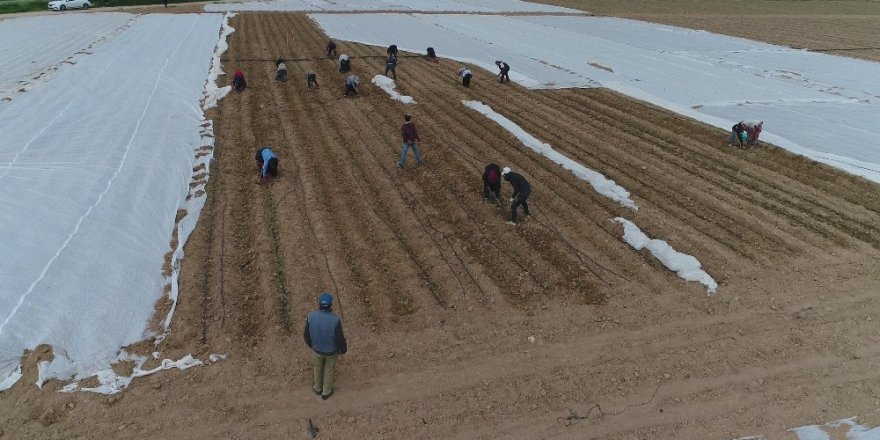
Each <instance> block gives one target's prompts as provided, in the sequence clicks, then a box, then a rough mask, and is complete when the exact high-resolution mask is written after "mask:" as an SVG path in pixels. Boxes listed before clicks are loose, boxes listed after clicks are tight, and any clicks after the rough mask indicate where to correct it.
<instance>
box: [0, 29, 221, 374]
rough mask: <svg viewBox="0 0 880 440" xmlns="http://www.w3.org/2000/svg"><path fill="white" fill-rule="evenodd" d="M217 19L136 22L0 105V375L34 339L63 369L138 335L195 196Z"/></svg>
mask: <svg viewBox="0 0 880 440" xmlns="http://www.w3.org/2000/svg"><path fill="white" fill-rule="evenodd" d="M89 15H94V14H89ZM46 19H49V20H54V17H47V18H46ZM221 22H222V16H221V15H217V14H203V15H183V14H168V15H142V16H138V17H137V18H136V19H135V20H134V22H133V23H132V24H131V26H130V27H128V28H126V29H125V30H124V31H122V32H118V33H116V34H114V35H113V37H112V38H110V39H109V40H108V41H106V42H104V43H102V44H100V45H98V46H96V47H94V48H93V51H92V52H93V53H91V54H87V55H84V56H81V57H80V58H79V59H78V60H77V62H76V64H74V65H65V66H63V67H62V68H61V69H59V71H58V72H56V74H55V75H54V76H53V77H52V78H51V79H50V80H49V81H48V82H47V83H46V84H45V86H43V87H39V88H35V89H34V90H31V91H28V92H26V93H22V94H19V95H17V96H16V98H15V99H13V100H12V101H11V102H8V103H7V104H6V105H4V106H2V107H0V133H2V141H0V206H3V209H2V210H0V243H2V244H3V245H2V247H0V280H2V283H0V382H3V380H4V379H5V378H7V377H9V376H10V374H12V373H14V372H15V371H16V369H17V367H18V362H19V358H20V356H21V355H22V352H23V350H25V349H32V348H34V347H35V346H37V345H39V344H49V345H51V346H52V347H53V349H54V354H55V360H54V361H53V363H52V364H51V365H49V366H45V367H44V368H43V370H42V371H45V372H48V375H49V376H53V375H54V376H59V377H66V376H69V375H73V374H78V375H88V374H90V373H93V372H95V371H98V370H101V369H104V368H107V366H108V363H109V362H110V361H112V360H113V359H114V358H116V356H117V354H118V352H119V348H120V347H122V346H125V345H127V344H130V343H133V342H136V341H138V340H140V339H142V338H143V337H144V336H145V335H144V329H145V327H146V324H147V322H148V320H149V319H150V317H151V315H152V314H153V307H154V303H155V302H156V300H157V299H158V298H160V296H161V294H162V290H163V284H164V283H165V282H167V281H166V280H165V279H164V278H163V276H162V273H161V268H162V264H163V256H164V254H165V253H166V252H169V251H171V248H170V246H169V241H170V238H171V232H172V230H174V228H175V214H176V212H177V210H178V208H181V207H183V208H186V209H188V210H189V211H190V212H189V213H188V215H187V216H186V217H185V218H184V220H183V221H181V224H180V225H179V231H180V232H179V233H180V234H182V236H181V240H183V239H185V234H188V231H189V230H191V228H192V227H193V226H194V223H195V218H196V217H197V214H198V210H199V209H200V208H201V205H202V204H203V203H204V198H198V197H197V198H193V199H191V200H189V201H187V200H186V197H187V194H188V191H189V183H190V180H191V178H192V176H193V165H194V164H195V163H196V158H195V150H196V149H198V148H200V147H201V146H202V145H204V144H205V142H206V140H205V139H203V138H202V135H203V134H204V135H208V134H210V133H207V132H206V130H208V131H209V130H210V127H208V128H205V127H202V124H203V115H202V112H201V109H200V108H199V102H200V100H201V99H202V98H203V94H204V93H205V80H206V78H207V77H208V69H209V67H210V63H211V58H212V53H213V50H214V47H215V45H216V44H217V38H218V34H219V31H220V26H221ZM44 46H45V45H44V44H42V43H41V44H34V45H32V46H31V47H32V50H37V49H36V48H37V47H44ZM6 62H7V60H6V59H5V58H3V59H0V71H2V70H4V69H5V68H6V66H5V64H6ZM202 160H204V158H203V159H202Z"/></svg>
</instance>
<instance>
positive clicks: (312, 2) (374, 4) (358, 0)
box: [205, 0, 582, 14]
mask: <svg viewBox="0 0 880 440" xmlns="http://www.w3.org/2000/svg"><path fill="white" fill-rule="evenodd" d="M205 11H208V12H225V11H234V12H238V11H402V12H415V11H422V12H556V13H560V12H567V13H579V14H580V13H582V12H581V11H576V10H573V9H568V8H563V7H559V6H550V5H542V4H540V3H529V2H524V1H520V0H411V1H403V0H397V1H394V0H261V1H244V2H242V1H231V2H228V3H208V4H206V5H205Z"/></svg>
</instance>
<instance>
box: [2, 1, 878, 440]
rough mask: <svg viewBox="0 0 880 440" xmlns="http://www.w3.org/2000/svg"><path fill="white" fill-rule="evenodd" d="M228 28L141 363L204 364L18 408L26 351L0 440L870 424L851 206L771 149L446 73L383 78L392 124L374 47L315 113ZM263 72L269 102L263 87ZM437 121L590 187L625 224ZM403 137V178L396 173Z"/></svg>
mask: <svg viewBox="0 0 880 440" xmlns="http://www.w3.org/2000/svg"><path fill="white" fill-rule="evenodd" d="M230 24H231V25H232V26H233V27H234V28H235V29H236V31H235V33H233V34H232V35H231V36H230V41H229V46H230V48H229V51H228V52H226V54H225V55H224V57H223V59H224V65H225V69H226V71H227V72H232V71H234V70H235V69H238V68H241V69H243V70H244V71H245V72H246V73H247V75H248V83H249V88H248V89H247V90H246V91H245V92H243V93H237V94H230V95H229V96H227V97H226V98H225V99H224V100H223V101H221V104H220V107H219V108H218V109H217V110H216V111H213V112H212V114H211V115H209V116H210V117H211V118H212V119H213V120H214V126H215V133H216V148H215V151H214V154H215V160H214V162H213V165H212V168H211V180H210V182H209V184H208V201H207V205H206V207H205V209H204V211H203V212H202V214H201V220H200V223H199V226H198V228H197V229H196V231H195V232H194V233H193V235H192V236H191V237H190V239H189V241H188V243H187V246H186V259H185V260H184V262H183V266H182V273H181V280H180V283H181V284H180V291H181V293H180V303H179V304H178V309H177V312H176V315H175V318H174V323H173V325H172V327H173V331H172V332H171V334H170V335H169V336H168V338H167V339H166V340H165V341H164V342H162V343H161V345H160V346H159V349H160V350H161V351H162V354H163V356H164V357H170V358H174V359H176V358H179V357H181V356H183V355H185V354H187V353H192V354H194V355H196V356H197V357H199V358H200V359H206V358H207V356H208V355H209V354H211V353H226V354H228V355H229V357H228V358H227V359H226V360H223V361H220V362H218V363H216V364H213V365H209V366H205V367H200V368H192V369H189V370H186V371H176V370H172V371H167V372H163V373H160V374H157V375H153V376H148V377H145V378H140V379H136V380H135V381H134V382H133V383H132V385H131V387H130V389H128V390H126V391H124V392H123V393H120V394H117V395H114V396H109V397H108V396H98V395H91V394H86V393H77V394H72V395H71V394H59V393H53V392H46V391H45V389H44V391H42V392H41V391H38V390H37V389H36V388H35V387H33V386H31V385H30V384H31V383H33V380H34V379H35V375H36V371H35V366H34V361H35V360H37V359H39V358H40V356H45V353H42V354H41V353H31V354H29V355H28V357H27V358H26V361H25V376H26V377H25V379H23V380H22V381H21V382H20V383H19V385H17V386H16V387H14V388H13V389H11V390H9V391H8V392H5V393H2V394H0V438H3V439H5V438H14V439H18V438H28V439H31V438H34V439H35V438H40V439H91V438H156V439H166V438H176V437H182V438H199V439H201V438H204V439H208V438H228V439H289V438H296V439H299V438H302V439H308V438H311V437H310V435H309V433H308V425H309V423H310V422H309V421H310V420H311V423H313V424H314V425H315V426H316V427H318V428H319V429H320V432H319V436H318V438H328V439H357V438H371V439H372V438H389V439H390V438H393V439H415V438H418V439H490V438H510V439H520V438H522V439H538V438H553V439H557V438H560V439H587V438H603V439H636V438H638V439H654V438H668V439H672V438H675V439H707V438H718V439H725V438H731V439H732V438H737V437H741V436H746V435H754V434H765V435H767V436H768V438H771V439H792V438H794V435H793V434H792V433H790V432H786V430H787V429H789V428H792V427H796V426H803V425H809V424H814V423H823V422H827V421H832V420H836V419H839V418H843V417H851V416H856V415H859V416H863V417H868V418H867V419H865V418H863V420H866V421H867V422H868V423H871V422H872V419H871V418H870V417H875V419H874V420H873V422H874V425H872V426H876V424H877V421H878V420H876V415H875V414H874V411H876V410H877V409H878V405H880V397H878V394H880V381H878V379H880V373H878V372H880V368H878V367H880V356H878V355H880V350H878V348H877V347H878V342H880V336H878V333H877V331H876V323H877V321H878V320H880V298H878V295H876V292H878V291H880V277H878V275H880V274H878V272H880V271H878V264H877V263H878V260H880V200H878V198H877V197H876V196H875V195H876V193H877V190H878V187H877V186H876V185H874V184H872V183H870V182H867V181H865V180H863V179H861V178H856V177H853V176H850V175H847V174H845V173H842V172H840V171H837V170H835V169H832V168H830V167H827V166H824V165H821V164H817V163H814V162H811V161H809V160H806V159H804V158H801V157H798V156H794V155H792V154H789V153H787V152H785V151H783V150H781V149H778V148H775V147H772V146H766V145H764V146H761V147H759V148H754V149H749V150H740V149H731V148H728V147H726V146H725V140H726V136H727V134H726V133H725V132H724V131H722V130H718V129H715V128H712V127H708V126H706V125H703V124H700V123H697V122H694V121H692V120H689V119H686V118H683V117H680V116H678V115H675V114H671V113H669V112H667V111H665V110H662V109H659V108H656V107H653V106H651V105H647V104H645V103H642V102H638V101H634V100H631V99H628V98H626V97H623V96H621V95H618V94H615V93H612V92H609V91H607V90H601V89H593V90H558V91H531V90H527V89H524V88H522V87H519V86H517V85H513V84H499V83H497V82H496V81H495V80H494V75H493V73H492V72H485V71H475V72H474V81H473V83H472V87H471V88H470V89H464V88H462V87H461V86H460V84H459V83H458V80H457V77H456V73H455V71H456V69H457V67H458V64H456V63H453V62H450V61H447V60H441V61H440V63H438V64H435V63H429V62H426V61H425V60H423V59H422V58H420V57H418V56H416V54H406V53H404V54H401V55H402V56H401V62H400V64H399V65H398V68H397V76H398V81H397V82H398V90H399V91H400V92H401V93H402V94H405V95H409V96H412V97H414V98H415V100H416V101H417V102H418V104H416V105H411V106H406V105H403V104H401V103H399V102H396V101H393V100H391V99H390V98H389V97H388V96H387V95H386V94H385V93H384V92H383V91H381V90H380V89H378V88H376V87H374V86H373V85H371V84H370V83H369V82H370V78H372V77H373V75H375V74H379V73H382V71H383V70H384V69H383V67H384V53H385V52H384V48H377V47H370V46H364V45H358V44H351V43H346V42H339V50H340V53H343V52H344V53H348V54H350V55H352V56H353V62H352V66H353V71H354V73H355V74H357V75H359V76H360V78H361V79H362V87H361V90H362V94H361V95H360V96H357V97H343V96H342V84H343V80H344V76H345V74H341V73H339V72H338V71H337V65H336V63H335V61H333V60H330V59H326V58H323V57H322V56H321V55H322V52H323V49H324V44H325V43H326V39H327V37H326V36H325V35H324V34H323V33H322V32H321V31H320V29H318V28H317V27H316V26H315V25H314V23H313V22H311V21H310V20H309V19H308V18H307V17H306V16H305V15H302V14H285V13H274V14H272V13H269V14H250V13H247V14H238V15H237V16H235V17H234V18H233V19H232V20H231V23H230ZM279 56H280V57H283V58H285V59H286V60H289V61H288V62H287V65H288V68H289V73H290V77H291V80H290V81H288V82H287V83H279V82H276V81H274V80H273V78H274V71H275V66H274V63H273V62H272V60H274V59H275V58H277V57H279ZM309 69H313V70H314V71H315V72H317V74H318V82H319V83H320V87H319V88H317V89H307V88H306V81H305V72H306V71H308V70H309ZM463 99H472V100H480V101H482V102H484V103H486V104H489V105H491V106H492V108H493V109H495V110H496V111H497V112H499V113H501V114H503V115H505V116H507V117H508V118H510V119H511V120H512V121H514V122H515V123H517V124H519V125H520V126H521V127H522V128H523V129H525V130H526V131H527V132H529V133H531V134H533V135H534V136H536V137H538V138H539V139H541V140H543V141H545V142H548V143H550V144H551V145H553V147H554V148H556V149H557V150H559V151H560V152H562V153H563V154H565V155H567V156H569V157H571V158H572V159H574V160H576V161H578V162H580V163H582V164H584V165H585V166H587V167H590V168H593V169H595V170H598V171H600V172H602V173H604V174H605V175H606V176H608V177H609V178H611V179H613V180H615V181H616V182H618V183H619V184H620V185H622V186H623V187H625V188H627V189H628V190H629V191H631V192H632V194H633V199H634V201H635V202H636V204H638V206H639V210H638V211H633V210H630V209H628V208H624V207H622V206H620V205H618V204H616V203H614V202H612V201H610V200H608V199H606V198H604V197H602V196H600V195H598V194H597V193H595V192H594V191H593V190H592V188H591V187H590V186H589V185H588V184H586V183H585V182H583V181H581V180H579V179H577V178H576V177H574V176H573V175H572V174H571V173H570V172H568V171H566V170H564V169H562V168H561V167H559V166H557V165H555V164H553V163H551V162H550V161H549V160H547V159H545V158H544V157H542V156H540V155H537V154H536V153H533V152H531V151H530V150H527V149H525V148H524V147H523V146H522V145H521V144H520V143H519V142H518V141H517V140H516V139H515V138H514V137H513V136H512V135H510V134H509V133H507V132H506V131H505V130H503V129H501V128H500V127H499V126H497V125H496V124H494V123H492V122H491V121H489V120H487V119H486V118H485V117H483V116H482V115H480V114H478V113H476V112H474V111H472V110H469V109H467V108H465V107H464V106H463V105H462V104H461V101H462V100H463ZM405 112H410V113H411V114H412V115H413V118H414V121H415V122H416V124H417V125H418V127H419V131H420V135H421V137H422V143H421V147H422V153H423V155H424V160H425V164H424V165H423V166H420V167H416V166H415V164H414V163H413V161H412V157H410V159H409V161H408V164H407V167H406V168H405V169H403V170H400V169H398V168H397V166H396V160H397V157H398V155H399V153H400V134H399V126H400V124H401V123H402V122H403V114H404V113H405ZM263 145H268V146H272V147H273V149H274V150H275V151H276V152H277V153H278V155H279V162H280V166H279V168H280V174H279V176H278V178H277V179H275V180H273V182H272V183H271V184H270V185H268V186H262V185H258V184H257V172H256V169H255V165H254V160H253V155H254V152H255V150H256V149H257V148H259V147H260V146H263ZM490 161H493V162H496V163H498V164H500V165H502V166H510V167H512V168H513V169H514V170H517V171H519V172H521V173H522V174H523V175H525V176H526V177H527V178H528V179H529V180H530V182H531V183H532V187H533V192H532V196H531V197H530V199H529V202H530V207H531V209H532V214H533V215H532V216H530V217H528V218H526V219H525V221H524V222H523V223H522V224H521V225H519V226H516V227H512V226H508V225H506V224H505V223H504V222H505V221H506V220H507V216H508V215H509V212H508V211H509V206H506V205H505V206H500V207H499V206H496V205H494V204H492V203H487V202H484V201H483V199H482V195H481V193H480V174H481V172H482V169H483V166H484V165H485V164H486V163H487V162H490ZM509 194H510V188H509V185H507V184H505V186H503V188H502V195H504V196H509ZM616 216H623V217H626V218H629V219H631V220H633V221H635V222H636V223H637V224H638V225H639V226H640V227H641V228H642V230H644V231H645V232H646V233H647V234H648V235H650V236H652V237H658V238H661V239H664V240H667V241H668V242H669V243H670V244H671V245H672V246H674V247H675V248H676V249H678V250H680V251H682V252H685V253H689V254H691V255H694V256H696V257H697V258H698V259H700V261H701V262H702V263H703V266H704V268H705V269H706V270H707V272H709V273H710V274H711V275H712V276H714V277H715V279H716V280H717V281H718V283H719V288H718V293H717V294H716V295H714V296H707V294H706V290H705V288H704V287H703V286H702V285H700V284H698V283H688V282H685V281H682V280H681V279H679V278H678V277H677V276H676V275H675V274H674V273H672V272H670V271H668V270H667V269H665V268H664V267H662V266H661V265H660V264H659V263H658V262H657V260H656V259H654V258H653V257H652V256H651V255H650V254H647V253H646V252H644V251H642V252H637V251H635V250H633V249H632V248H630V247H629V246H628V245H626V244H625V243H624V242H623V241H622V238H621V236H622V228H621V227H620V226H619V225H617V224H616V223H613V222H612V221H611V219H612V218H614V217H616ZM322 290H328V291H331V292H333V293H334V294H335V295H336V298H337V304H336V310H337V312H338V313H339V314H340V315H341V316H342V318H343V321H344V326H345V332H346V335H347V337H348V339H349V347H350V349H349V353H348V354H346V355H344V356H341V357H340V361H339V364H338V367H337V384H336V392H335V393H334V395H333V397H331V398H330V399H329V400H327V401H322V400H320V399H319V398H318V397H317V396H315V395H314V394H313V393H312V391H311V390H310V381H311V354H310V350H309V349H308V348H307V347H306V346H305V344H304V343H303V340H302V336H301V333H302V327H303V324H304V317H305V314H306V313H307V312H308V311H309V310H312V309H313V308H314V306H315V300H316V298H317V295H318V294H319V293H320V292H321V291H322ZM530 337H533V339H530ZM142 345H143V347H140V348H141V350H142V351H146V352H149V351H152V350H153V349H154V348H153V347H152V345H151V344H149V342H145V343H143V344H142ZM147 366H148V367H149V366H151V365H147ZM59 387H60V384H57V383H50V384H47V385H46V386H45V388H46V389H48V390H57V389H58V388H59Z"/></svg>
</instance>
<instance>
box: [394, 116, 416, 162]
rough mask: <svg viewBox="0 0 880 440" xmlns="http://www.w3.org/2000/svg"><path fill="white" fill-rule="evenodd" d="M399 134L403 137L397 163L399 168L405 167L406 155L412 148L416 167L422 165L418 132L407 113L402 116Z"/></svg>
mask: <svg viewBox="0 0 880 440" xmlns="http://www.w3.org/2000/svg"><path fill="white" fill-rule="evenodd" d="M400 134H401V135H402V136H403V151H402V152H401V153H400V161H398V162H397V166H398V167H399V168H403V166H404V165H406V155H407V153H408V152H409V149H410V148H412V150H413V155H414V156H415V157H416V165H421V164H422V155H421V153H420V152H419V141H420V139H419V132H418V130H416V124H415V122H413V121H412V116H410V114H409V113H407V114H405V115H403V125H401V126H400Z"/></svg>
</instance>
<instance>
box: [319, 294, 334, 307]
mask: <svg viewBox="0 0 880 440" xmlns="http://www.w3.org/2000/svg"><path fill="white" fill-rule="evenodd" d="M318 306H320V307H321V308H322V309H329V308H330V307H333V295H331V294H329V293H327V292H324V293H322V294H321V296H319V297H318Z"/></svg>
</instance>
